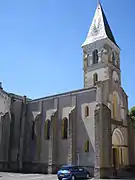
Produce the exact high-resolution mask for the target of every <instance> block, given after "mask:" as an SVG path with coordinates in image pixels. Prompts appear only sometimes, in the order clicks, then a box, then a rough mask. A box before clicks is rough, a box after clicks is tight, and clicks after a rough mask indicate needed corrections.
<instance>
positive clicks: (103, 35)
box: [82, 1, 120, 87]
mask: <svg viewBox="0 0 135 180" xmlns="http://www.w3.org/2000/svg"><path fill="white" fill-rule="evenodd" d="M82 48H83V63H84V67H83V71H84V87H91V86H95V85H96V82H97V81H109V80H110V79H111V78H112V76H113V75H112V72H113V70H114V69H115V70H116V71H117V77H118V78H117V79H119V84H120V49H119V47H118V45H117V44H116V41H115V39H114V36H113V34H112V31H111V28H110V26H109V24H108V21H107V18H106V16H105V13H104V11H103V8H102V6H101V4H100V2H99V1H98V5H97V9H96V12H95V16H94V18H93V21H92V24H91V26H90V29H89V32H88V35H87V37H86V40H85V42H84V43H83V45H82ZM114 76H115V77H116V73H115V75H114Z"/></svg>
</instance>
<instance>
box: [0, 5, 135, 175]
mask: <svg viewBox="0 0 135 180" xmlns="http://www.w3.org/2000/svg"><path fill="white" fill-rule="evenodd" d="M82 50H83V64H84V68H83V72H84V87H83V88H82V89H79V90H75V91H70V92H65V93H62V94H57V95H53V96H48V97H42V98H39V99H29V98H28V97H26V96H19V95H16V94H13V93H9V92H6V91H4V89H3V87H2V85H1V86H0V170H1V171H13V172H32V173H34V172H35V173H37V172H38V173H50V174H51V173H55V172H56V169H57V168H59V167H60V166H61V165H64V164H69V163H70V164H71V163H72V164H76V165H80V166H85V167H87V168H89V169H90V170H91V171H92V172H93V175H94V176H95V177H109V176H111V175H112V174H113V170H114V169H117V170H121V169H125V168H127V167H130V166H133V165H135V141H134V137H135V131H134V129H133V128H132V125H131V123H130V120H129V117H128V96H127V94H126V93H125V91H124V89H123V88H122V87H121V70H120V48H119V46H118V45H117V43H116V41H115V38H114V36H113V34H112V31H111V29H110V26H109V24H108V21H107V18H106V16H105V13H104V10H103V8H102V6H101V4H100V3H98V5H97V9H96V12H95V15H94V18H93V21H92V24H91V26H90V29H89V31H88V34H87V37H86V39H85V41H84V43H83V44H82Z"/></svg>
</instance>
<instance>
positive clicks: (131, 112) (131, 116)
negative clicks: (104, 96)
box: [129, 106, 135, 127]
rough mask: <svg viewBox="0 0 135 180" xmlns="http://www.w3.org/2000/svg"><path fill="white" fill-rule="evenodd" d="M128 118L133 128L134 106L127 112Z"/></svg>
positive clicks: (134, 119)
mask: <svg viewBox="0 0 135 180" xmlns="http://www.w3.org/2000/svg"><path fill="white" fill-rule="evenodd" d="M129 117H130V119H131V122H132V125H133V126H134V127H135V106H133V107H132V108H131V109H130V110H129Z"/></svg>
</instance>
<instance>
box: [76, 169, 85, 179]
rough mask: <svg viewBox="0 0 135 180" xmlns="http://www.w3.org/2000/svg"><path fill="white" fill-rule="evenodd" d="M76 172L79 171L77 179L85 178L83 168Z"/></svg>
mask: <svg viewBox="0 0 135 180" xmlns="http://www.w3.org/2000/svg"><path fill="white" fill-rule="evenodd" d="M78 171H79V178H85V176H86V175H85V171H84V168H82V167H79V168H78Z"/></svg>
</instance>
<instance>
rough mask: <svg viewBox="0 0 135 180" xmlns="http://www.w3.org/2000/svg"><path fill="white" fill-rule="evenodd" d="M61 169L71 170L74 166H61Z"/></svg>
mask: <svg viewBox="0 0 135 180" xmlns="http://www.w3.org/2000/svg"><path fill="white" fill-rule="evenodd" d="M60 170H70V171H71V170H72V168H71V167H61V168H60Z"/></svg>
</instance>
